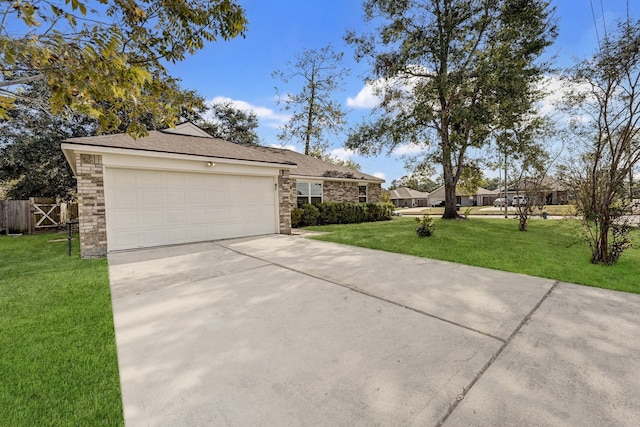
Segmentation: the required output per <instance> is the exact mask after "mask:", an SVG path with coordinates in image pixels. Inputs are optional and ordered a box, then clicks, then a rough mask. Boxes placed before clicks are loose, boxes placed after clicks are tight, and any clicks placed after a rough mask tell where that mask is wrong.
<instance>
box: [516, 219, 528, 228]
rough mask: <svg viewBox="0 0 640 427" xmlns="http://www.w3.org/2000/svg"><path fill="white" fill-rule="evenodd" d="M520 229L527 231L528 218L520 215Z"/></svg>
mask: <svg viewBox="0 0 640 427" xmlns="http://www.w3.org/2000/svg"><path fill="white" fill-rule="evenodd" d="M518 230H520V231H527V218H526V217H523V216H520V221H519V223H518Z"/></svg>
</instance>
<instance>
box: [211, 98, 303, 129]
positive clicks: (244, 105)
mask: <svg viewBox="0 0 640 427" xmlns="http://www.w3.org/2000/svg"><path fill="white" fill-rule="evenodd" d="M219 102H230V103H231V105H233V106H234V107H235V108H237V109H238V110H242V111H253V112H254V113H255V114H256V116H258V118H259V119H262V120H265V121H266V122H267V123H266V125H267V126H269V127H276V128H277V127H279V126H280V125H283V124H284V123H286V122H288V121H289V119H290V118H291V116H290V115H288V114H280V113H277V112H275V111H274V110H272V109H271V108H267V107H259V106H255V105H252V104H250V103H248V102H246V101H242V100H237V99H231V98H229V97H226V96H216V97H215V98H213V99H212V100H211V101H209V102H208V104H215V103H219ZM207 118H208V119H211V118H212V117H207Z"/></svg>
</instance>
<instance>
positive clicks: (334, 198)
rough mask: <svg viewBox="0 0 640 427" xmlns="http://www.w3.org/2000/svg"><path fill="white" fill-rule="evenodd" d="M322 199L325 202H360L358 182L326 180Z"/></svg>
mask: <svg viewBox="0 0 640 427" xmlns="http://www.w3.org/2000/svg"><path fill="white" fill-rule="evenodd" d="M322 187H323V189H322V200H323V201H325V202H355V203H357V202H358V183H357V182H349V181H325V182H324V184H323V186H322Z"/></svg>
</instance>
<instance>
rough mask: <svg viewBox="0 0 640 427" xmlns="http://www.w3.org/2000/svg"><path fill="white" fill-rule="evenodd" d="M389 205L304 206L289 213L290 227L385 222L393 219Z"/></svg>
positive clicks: (336, 203) (338, 203)
mask: <svg viewBox="0 0 640 427" xmlns="http://www.w3.org/2000/svg"><path fill="white" fill-rule="evenodd" d="M393 210H394V206H393V204H391V203H348V202H326V203H317V204H314V205H309V204H305V205H302V207H301V208H295V209H293V210H292V211H291V225H292V226H293V227H306V226H310V225H328V224H355V223H361V222H374V221H387V220H390V219H391V218H392V217H393Z"/></svg>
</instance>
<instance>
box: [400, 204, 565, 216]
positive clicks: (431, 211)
mask: <svg viewBox="0 0 640 427" xmlns="http://www.w3.org/2000/svg"><path fill="white" fill-rule="evenodd" d="M487 208H488V209H487ZM469 209H470V211H469V215H497V216H501V215H504V208H494V207H493V206H471V207H469ZM397 210H398V211H399V212H402V208H398V209H397ZM466 210H467V207H466V206H462V207H461V208H460V211H459V212H460V214H461V215H462V214H464V213H465V211H466ZM544 210H545V211H546V212H547V214H548V215H558V216H574V215H576V207H575V206H574V205H546V206H545V207H544ZM420 213H421V214H427V215H432V216H435V215H442V214H443V213H444V208H423V209H422V211H420ZM508 214H509V215H515V214H516V210H515V208H513V207H512V206H509V211H508ZM541 214H542V210H541V209H538V208H537V207H534V208H533V215H538V216H540V215H541Z"/></svg>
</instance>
